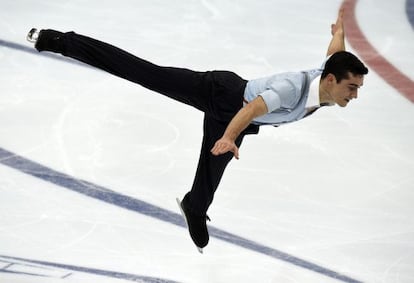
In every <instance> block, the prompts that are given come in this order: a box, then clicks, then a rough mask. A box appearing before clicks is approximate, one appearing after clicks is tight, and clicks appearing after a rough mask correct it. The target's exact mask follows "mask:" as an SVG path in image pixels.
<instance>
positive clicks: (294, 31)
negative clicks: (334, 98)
mask: <svg viewBox="0 0 414 283" xmlns="http://www.w3.org/2000/svg"><path fill="white" fill-rule="evenodd" d="M343 4H344V5H345V6H346V7H347V10H346V13H347V14H346V32H347V34H348V37H347V49H348V50H349V51H352V52H355V53H356V54H357V55H359V56H361V58H362V59H363V60H364V61H365V62H366V63H367V66H368V67H369V68H370V73H369V74H368V75H367V76H366V78H365V82H364V86H363V87H362V88H361V90H360V92H359V97H358V99H357V100H353V101H352V102H351V103H350V104H349V105H348V107H346V108H340V107H338V106H335V107H326V109H325V108H324V109H321V110H319V111H318V112H317V113H316V114H315V115H312V116H311V117H309V118H306V119H304V120H301V121H300V122H297V123H292V124H289V125H285V126H282V127H279V128H274V127H261V129H260V133H259V135H257V136H248V137H246V139H245V140H244V143H243V146H242V147H241V149H240V160H233V161H232V162H231V164H230V165H229V166H228V168H227V171H226V174H225V175H224V178H223V180H222V182H221V185H220V187H219V189H218V191H217V193H216V195H215V201H214V203H213V205H212V206H211V207H210V210H209V212H208V213H209V216H210V218H211V219H212V221H211V222H209V225H210V226H209V228H210V235H211V238H210V243H209V245H208V246H207V247H206V248H205V250H204V254H199V253H198V252H197V250H196V248H195V246H194V245H193V243H192V241H191V239H190V236H189V235H188V232H187V230H186V229H185V227H184V224H183V220H182V219H181V217H180V215H179V211H178V207H177V204H176V202H175V198H176V197H180V198H182V197H183V195H184V194H185V193H186V192H187V191H188V190H189V189H190V188H191V184H192V180H193V176H194V172H195V169H196V165H197V161H198V155H199V150H200V144H201V137H202V116H203V115H202V113H201V112H199V111H197V110H196V109H193V108H190V107H188V106H186V105H182V104H179V103H177V102H175V101H172V100H170V99H167V98H165V97H163V96H161V95H158V94H156V93H153V92H151V91H149V90H146V89H144V88H142V87H140V86H138V85H135V84H132V83H130V82H128V81H125V80H122V79H119V78H116V77H114V76H111V75H109V74H106V73H104V72H102V71H99V70H96V69H93V68H91V67H89V66H86V65H83V64H80V63H77V62H75V61H73V60H70V59H66V58H64V57H62V56H57V55H56V56H54V55H51V54H44V53H41V54H40V53H38V52H36V51H35V49H34V48H33V46H32V45H31V44H30V43H29V42H27V41H26V39H25V37H26V34H27V32H28V31H29V29H30V28H32V27H38V28H53V29H58V30H62V31H71V30H74V31H76V32H78V33H81V34H85V35H89V36H92V37H94V38H98V39H100V40H103V41H106V42H109V43H112V44H114V45H117V46H119V47H121V48H123V49H125V50H127V51H129V52H131V53H133V54H136V55H138V56H140V57H142V58H145V59H147V60H150V61H152V62H154V63H157V64H160V65H164V66H177V67H186V68H190V69H194V70H200V71H206V70H214V69H216V70H231V71H234V72H236V73H238V74H239V75H241V76H242V77H244V78H246V79H253V78H258V77H264V76H267V75H271V74H273V73H278V72H284V71H300V70H306V69H311V68H315V67H319V66H320V65H321V63H322V61H323V60H324V58H325V54H326V50H327V47H328V44H329V41H330V39H331V34H330V25H331V23H333V22H334V21H335V20H336V16H337V11H338V9H339V8H340V7H341V5H343ZM413 22H414V1H413V0H394V1H389V0H376V1H374V0H359V1H356V0H346V1H345V2H342V1H341V0H320V1H306V0H273V1H270V0H263V1H257V0H237V1H236V0H181V1H179V0H169V1H167V0H164V1H162V0H152V1H141V0H118V1H109V0H99V1H98V0H89V1H81V0H73V1H64V0H45V1H30V0H1V1H0V23H1V25H0V27H1V32H0V282H1V283H29V282H30V283H32V282H35V283H37V282H45V283H49V282H62V283H66V282H67V283H73V282H82V283H83V282H88V283H89V282H99V283H101V282H108V283H116V282H128V281H132V282H145V283H152V282H190V283H193V282H194V283H204V282H212V283H224V282H238V283H245V282H249V283H252V282H260V283H294V282H295V283H296V282H301V283H302V282H306V283H334V282H380V283H397V282H398V283H412V282H414V218H413V216H414V104H413V103H414V87H413V85H414V83H413V80H414V32H413V31H414V30H413V24H414V23H413Z"/></svg>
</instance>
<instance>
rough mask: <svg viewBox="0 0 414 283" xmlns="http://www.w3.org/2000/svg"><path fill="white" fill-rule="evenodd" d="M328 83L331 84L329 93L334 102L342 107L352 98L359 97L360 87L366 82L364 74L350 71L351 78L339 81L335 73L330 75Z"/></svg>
mask: <svg viewBox="0 0 414 283" xmlns="http://www.w3.org/2000/svg"><path fill="white" fill-rule="evenodd" d="M327 79H328V83H329V84H330V91H329V94H330V96H331V98H332V100H333V102H334V103H336V104H338V105H339V106H341V107H345V106H347V105H348V103H349V102H350V101H351V100H352V99H356V98H358V89H359V88H360V87H361V86H362V85H363V83H364V76H363V75H353V74H352V73H349V78H347V79H342V80H341V81H340V82H338V81H337V80H336V78H335V76H334V75H331V74H330V75H328V78H327Z"/></svg>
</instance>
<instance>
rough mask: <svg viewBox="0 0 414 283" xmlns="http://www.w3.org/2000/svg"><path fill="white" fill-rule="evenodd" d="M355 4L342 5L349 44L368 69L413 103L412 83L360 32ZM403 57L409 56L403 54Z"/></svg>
mask: <svg viewBox="0 0 414 283" xmlns="http://www.w3.org/2000/svg"><path fill="white" fill-rule="evenodd" d="M356 3H357V0H345V1H344V2H343V4H342V6H343V7H345V9H346V14H345V19H344V21H345V29H346V30H345V31H346V35H347V39H348V41H349V43H350V44H351V46H352V48H353V49H355V50H356V52H357V53H358V55H359V56H360V57H361V59H362V60H363V61H364V62H365V63H367V65H368V66H369V67H370V68H372V69H373V70H374V71H375V72H376V73H377V74H378V75H380V76H381V77H382V78H383V79H384V80H385V81H386V82H387V83H388V84H390V85H391V86H393V87H394V88H395V89H396V90H398V92H400V93H401V94H402V95H403V96H405V97H406V98H407V99H408V100H410V101H411V102H413V103H414V82H413V81H412V80H411V79H410V78H409V77H407V76H406V75H405V74H403V73H402V72H401V71H400V70H398V69H397V68H396V67H395V66H394V65H392V64H391V63H390V62H389V61H388V60H387V59H385V58H384V57H383V56H382V55H381V54H380V53H379V52H378V51H377V50H376V49H375V47H374V46H373V45H372V44H371V43H370V42H369V41H368V40H367V38H366V37H365V35H364V34H363V32H362V31H361V29H360V27H359V25H358V22H357V19H356V16H355V7H356ZM403 56H409V55H408V54H405V55H403Z"/></svg>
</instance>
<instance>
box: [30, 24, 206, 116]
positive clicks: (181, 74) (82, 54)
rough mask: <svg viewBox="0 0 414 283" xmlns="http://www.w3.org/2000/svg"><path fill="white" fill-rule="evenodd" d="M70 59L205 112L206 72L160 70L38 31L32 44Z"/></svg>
mask: <svg viewBox="0 0 414 283" xmlns="http://www.w3.org/2000/svg"><path fill="white" fill-rule="evenodd" d="M35 47H36V49H37V50H38V51H51V52H55V53H60V54H62V55H64V56H67V57H71V58H74V59H76V60H78V61H81V62H84V63H86V64H88V65H91V66H94V67H97V68H99V69H101V70H104V71H106V72H108V73H111V74H113V75H115V76H118V77H121V78H124V79H126V80H129V81H132V82H134V83H137V84H140V85H142V86H143V87H145V88H148V89H150V90H153V91H155V92H158V93H161V94H163V95H165V96H168V97H170V98H172V99H174V100H177V101H180V102H183V103H185V104H189V105H191V106H194V107H196V108H198V109H199V110H201V111H204V112H206V111H208V109H207V108H206V107H208V105H209V100H208V99H209V94H210V92H211V82H210V81H209V80H208V78H206V77H208V75H209V74H207V73H206V72H196V71H192V70H188V69H184V68H175V67H163V66H158V65H156V64H153V63H151V62H148V61H146V60H143V59H141V58H139V57H136V56H134V55H132V54H130V53H128V52H126V51H124V50H122V49H119V48H118V47H115V46H112V45H110V44H108V43H105V42H102V41H99V40H96V39H93V38H90V37H87V36H83V35H80V34H76V33H74V32H67V33H61V32H58V31H54V30H42V31H41V34H40V37H39V40H38V42H37V43H36V45H35Z"/></svg>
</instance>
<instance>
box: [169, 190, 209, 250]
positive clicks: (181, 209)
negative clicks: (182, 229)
mask: <svg viewBox="0 0 414 283" xmlns="http://www.w3.org/2000/svg"><path fill="white" fill-rule="evenodd" d="M175 200H176V201H177V204H178V207H179V208H180V212H181V215H182V216H183V218H184V221H185V225H186V226H187V230H188V229H189V228H188V223H187V218H186V217H185V214H184V210H183V207H182V206H181V201H180V199H179V198H176V199H175ZM196 247H197V250H198V252H199V253H200V254H202V253H203V248H200V247H198V246H196Z"/></svg>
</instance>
